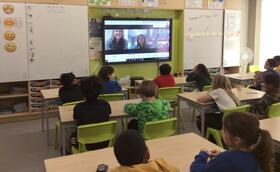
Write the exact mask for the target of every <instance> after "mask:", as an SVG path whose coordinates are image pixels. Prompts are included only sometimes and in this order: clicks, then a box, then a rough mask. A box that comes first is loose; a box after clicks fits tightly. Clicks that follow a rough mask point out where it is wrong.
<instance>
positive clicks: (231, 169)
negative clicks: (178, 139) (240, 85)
mask: <svg viewBox="0 0 280 172" xmlns="http://www.w3.org/2000/svg"><path fill="white" fill-rule="evenodd" d="M223 140H224V142H225V144H226V145H227V146H228V147H230V149H229V151H225V152H223V153H220V152H219V151H217V150H213V151H207V150H206V149H202V150H201V152H200V153H199V154H198V155H196V156H195V160H194V162H193V163H192V165H191V167H190V171H191V172H273V167H272V161H273V151H272V139H271V136H270V134H269V132H268V131H266V130H262V129H260V123H259V120H258V119H257V118H256V117H255V116H254V115H252V114H250V113H244V112H233V113H231V114H229V115H228V116H226V117H225V118H224V121H223Z"/></svg>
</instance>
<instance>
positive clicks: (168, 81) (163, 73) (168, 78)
mask: <svg viewBox="0 0 280 172" xmlns="http://www.w3.org/2000/svg"><path fill="white" fill-rule="evenodd" d="M159 71H160V75H159V76H157V77H156V78H155V79H154V82H155V83H156V84H157V86H158V87H159V88H162V87H174V86H175V80H174V77H173V76H172V75H170V72H171V66H170V65H169V64H163V65H160V67H159Z"/></svg>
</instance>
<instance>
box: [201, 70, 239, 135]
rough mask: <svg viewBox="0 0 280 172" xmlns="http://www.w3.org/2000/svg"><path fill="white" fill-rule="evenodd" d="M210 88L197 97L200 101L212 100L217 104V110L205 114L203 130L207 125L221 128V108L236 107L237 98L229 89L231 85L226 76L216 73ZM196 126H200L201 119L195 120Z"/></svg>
mask: <svg viewBox="0 0 280 172" xmlns="http://www.w3.org/2000/svg"><path fill="white" fill-rule="evenodd" d="M212 87H213V88H212V90H211V91H209V92H208V94H206V95H204V96H202V97H199V98H198V99H197V101H198V102H200V103H207V102H211V101H214V102H215V103H216V105H217V106H218V109H219V112H217V113H206V114H205V130H206V129H207V127H211V128H215V129H218V130H220V129H222V118H223V113H222V112H223V110H224V109H227V108H234V107H237V105H238V104H239V100H238V99H237V97H236V96H235V95H234V93H233V92H232V91H231V89H232V87H231V84H230V81H229V80H228V78H227V77H225V76H223V75H217V76H216V77H215V78H214V80H213V83H212ZM197 126H198V128H199V129H200V128H201V119H200V118H199V119H198V120H197Z"/></svg>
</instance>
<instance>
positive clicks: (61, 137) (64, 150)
mask: <svg viewBox="0 0 280 172" xmlns="http://www.w3.org/2000/svg"><path fill="white" fill-rule="evenodd" d="M60 139H61V140H60V145H61V146H60V147H61V148H62V152H61V153H62V156H65V155H66V146H65V127H64V124H63V123H61V122H60Z"/></svg>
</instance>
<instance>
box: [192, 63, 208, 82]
mask: <svg viewBox="0 0 280 172" xmlns="http://www.w3.org/2000/svg"><path fill="white" fill-rule="evenodd" d="M194 72H195V73H198V74H201V75H204V76H206V77H208V78H209V79H210V80H211V77H210V74H209V72H208V69H207V68H206V66H205V65H204V64H198V65H196V66H195V68H194Z"/></svg>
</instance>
